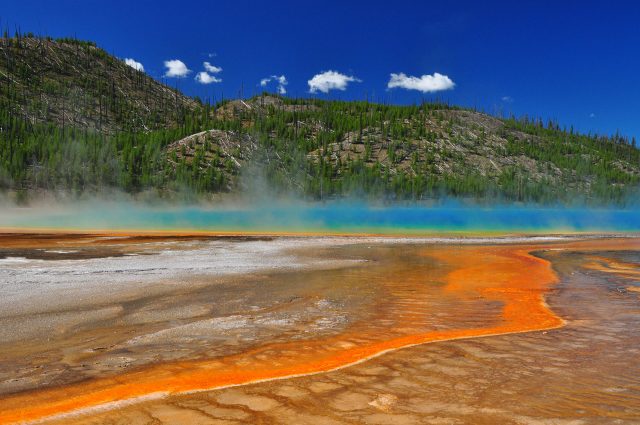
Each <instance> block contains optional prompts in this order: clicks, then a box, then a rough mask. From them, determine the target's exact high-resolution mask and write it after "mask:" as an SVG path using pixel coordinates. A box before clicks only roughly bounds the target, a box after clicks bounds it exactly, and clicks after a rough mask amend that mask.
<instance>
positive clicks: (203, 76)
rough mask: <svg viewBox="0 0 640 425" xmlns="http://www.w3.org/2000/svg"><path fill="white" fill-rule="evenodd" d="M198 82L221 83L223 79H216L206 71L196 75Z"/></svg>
mask: <svg viewBox="0 0 640 425" xmlns="http://www.w3.org/2000/svg"><path fill="white" fill-rule="evenodd" d="M196 81H197V82H199V83H200V84H211V83H220V82H222V78H216V77H215V76H214V75H211V74H209V73H208V72H206V71H202V72H198V74H197V75H196Z"/></svg>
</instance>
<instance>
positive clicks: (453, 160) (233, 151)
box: [0, 36, 640, 205]
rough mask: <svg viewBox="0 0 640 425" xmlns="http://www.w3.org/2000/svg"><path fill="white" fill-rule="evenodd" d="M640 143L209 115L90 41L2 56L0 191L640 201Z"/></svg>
mask: <svg viewBox="0 0 640 425" xmlns="http://www.w3.org/2000/svg"><path fill="white" fill-rule="evenodd" d="M639 182H640V151H639V150H638V149H637V148H636V147H635V139H631V140H629V139H627V138H624V137H621V136H618V135H616V136H608V137H605V136H588V135H583V134H578V133H576V132H574V131H572V130H568V131H567V130H564V129H561V128H560V127H559V126H558V125H557V124H556V123H553V122H543V121H541V120H537V119H536V120H533V119H526V118H523V119H514V118H508V119H503V118H497V117H493V116H490V115H487V114H483V113H479V112H476V111H473V110H468V109H463V108H457V107H452V106H450V105H445V104H438V103H424V104H421V105H413V106H397V105H385V104H376V103H370V102H342V101H321V100H317V99H291V98H285V97H279V96H274V95H268V94H264V95H262V96H258V97H255V98H251V99H238V100H233V101H226V102H221V103H218V104H216V105H207V104H202V103H201V102H199V101H196V100H193V99H191V98H188V97H186V96H184V95H182V94H180V93H178V92H176V91H175V90H173V89H171V88H169V87H167V86H165V85H162V84H160V83H158V82H156V81H155V80H153V79H152V78H150V77H149V76H147V75H145V74H144V73H142V72H139V71H136V70H134V69H133V68H131V67H129V66H127V65H126V64H124V63H123V62H122V61H121V60H120V59H117V58H115V57H112V56H110V55H108V54H107V53H106V52H104V51H103V50H101V49H99V48H98V47H96V46H95V45H93V44H92V43H89V42H80V41H76V40H58V41H55V40H50V39H47V38H37V37H22V36H21V37H11V38H8V37H5V38H3V39H2V40H1V41H0V190H2V191H4V192H6V193H9V194H10V196H15V197H17V198H18V199H20V200H28V198H29V197H30V196H32V195H33V194H41V193H43V192H46V193H49V194H59V195H60V196H82V195H85V194H89V195H95V194H97V195H99V194H101V193H103V192H105V191H111V190H113V189H116V190H122V191H126V192H129V193H132V194H140V193H144V194H147V193H153V194H154V195H158V196H161V197H167V198H172V199H176V198H190V199H193V198H201V197H205V198H212V197H216V198H219V197H225V196H235V195H237V194H240V193H242V194H244V195H247V196H258V195H261V196H265V195H266V196H277V195H279V194H286V195H288V196H296V197H299V198H302V199H308V200H329V199H339V198H343V197H351V198H360V199H365V200H385V201H409V202H413V201H418V202H420V201H429V200H433V199H441V198H443V197H455V198H464V199H472V200H478V201H484V200H496V199H498V200H502V201H507V202H511V201H515V202H536V203H554V204H556V203H567V204H571V203H590V204H610V203H615V204H618V205H623V204H628V203H629V202H633V200H634V199H636V198H637V195H638V186H639Z"/></svg>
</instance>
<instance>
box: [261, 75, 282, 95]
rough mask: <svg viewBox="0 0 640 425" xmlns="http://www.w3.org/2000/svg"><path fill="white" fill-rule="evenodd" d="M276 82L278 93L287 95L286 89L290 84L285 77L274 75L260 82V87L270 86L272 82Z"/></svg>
mask: <svg viewBox="0 0 640 425" xmlns="http://www.w3.org/2000/svg"><path fill="white" fill-rule="evenodd" d="M272 81H274V82H276V83H277V84H278V86H277V88H278V93H280V94H286V93H287V89H286V87H285V86H286V85H287V84H289V82H288V81H287V77H285V76H284V75H280V76H278V75H272V76H270V77H267V78H263V79H262V80H260V85H261V86H262V87H266V86H267V84H269V83H270V82H272Z"/></svg>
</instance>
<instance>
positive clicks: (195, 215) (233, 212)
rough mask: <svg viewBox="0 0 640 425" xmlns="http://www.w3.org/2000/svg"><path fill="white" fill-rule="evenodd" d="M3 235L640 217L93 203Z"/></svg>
mask: <svg viewBox="0 0 640 425" xmlns="http://www.w3.org/2000/svg"><path fill="white" fill-rule="evenodd" d="M0 227H3V228H8V227H13V228H15V227H24V228H59V229H78V230H86V229H104V230H108V229H112V230H116V229H121V230H128V229H138V230H197V231H221V232H222V231H224V232H265V233H268V232H319V233H380V234H396V233H406V234H431V233H447V232H466V233H477V232H495V233H508V232H524V233H549V232H640V210H614V209H580V208H573V209H565V208H534V207H505V206H499V207H489V208H479V207H460V206H438V207H384V208H378V207H371V206H367V205H353V204H336V205H322V206H318V205H307V204H291V205H286V206H266V205H262V206H259V207H225V208H215V207H184V208H176V207H149V206H142V205H140V204H126V203H125V204H116V203H99V204H96V203H92V204H89V203H87V204H80V205H74V206H73V207H67V208H60V207H58V208H50V209H45V208H26V209H20V208H12V209H4V210H0Z"/></svg>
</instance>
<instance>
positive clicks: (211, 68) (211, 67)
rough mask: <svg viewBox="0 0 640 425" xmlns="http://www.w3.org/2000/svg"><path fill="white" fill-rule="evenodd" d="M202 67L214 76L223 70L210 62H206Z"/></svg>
mask: <svg viewBox="0 0 640 425" xmlns="http://www.w3.org/2000/svg"><path fill="white" fill-rule="evenodd" d="M202 65H203V66H204V69H206V70H207V71H208V72H210V73H212V74H217V73H218V72H220V71H222V68H220V67H219V66H215V65H211V64H210V63H209V62H204V63H203V64H202Z"/></svg>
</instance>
